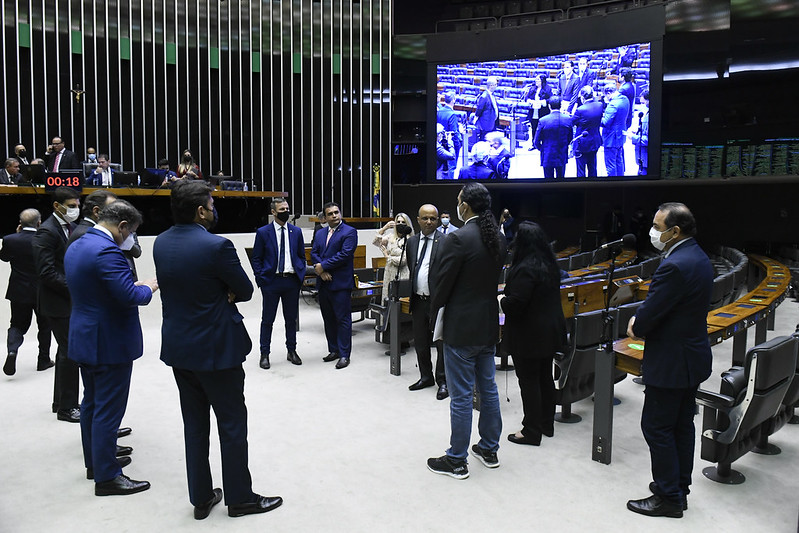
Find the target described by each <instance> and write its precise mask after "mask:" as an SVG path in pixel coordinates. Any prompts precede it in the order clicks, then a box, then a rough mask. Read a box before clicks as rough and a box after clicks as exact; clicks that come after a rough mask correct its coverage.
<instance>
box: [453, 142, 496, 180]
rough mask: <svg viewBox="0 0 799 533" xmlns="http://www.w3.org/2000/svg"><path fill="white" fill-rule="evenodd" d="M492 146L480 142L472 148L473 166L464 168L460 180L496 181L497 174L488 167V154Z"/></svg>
mask: <svg viewBox="0 0 799 533" xmlns="http://www.w3.org/2000/svg"><path fill="white" fill-rule="evenodd" d="M489 150H490V145H489V144H488V143H487V142H485V141H480V142H477V143H475V144H474V146H472V152H471V154H470V155H469V158H470V159H471V160H472V164H471V165H469V166H468V167H465V168H462V169H461V173H460V174H459V175H458V179H461V180H493V179H496V177H497V175H496V173H495V172H494V171H493V170H492V169H491V167H490V166H488V152H489Z"/></svg>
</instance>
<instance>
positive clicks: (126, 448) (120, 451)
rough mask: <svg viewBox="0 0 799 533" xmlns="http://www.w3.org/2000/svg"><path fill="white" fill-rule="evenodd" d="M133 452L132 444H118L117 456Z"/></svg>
mask: <svg viewBox="0 0 799 533" xmlns="http://www.w3.org/2000/svg"><path fill="white" fill-rule="evenodd" d="M132 453H133V447H132V446H119V445H117V457H122V456H123V455H130V454H132Z"/></svg>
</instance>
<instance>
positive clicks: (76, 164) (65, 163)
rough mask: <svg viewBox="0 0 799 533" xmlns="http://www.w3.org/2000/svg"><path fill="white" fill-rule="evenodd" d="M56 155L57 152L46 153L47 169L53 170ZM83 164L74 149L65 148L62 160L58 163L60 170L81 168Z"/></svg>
mask: <svg viewBox="0 0 799 533" xmlns="http://www.w3.org/2000/svg"><path fill="white" fill-rule="evenodd" d="M55 156H56V154H49V155H46V156H45V157H46V159H45V162H46V163H47V170H49V171H52V170H53V166H54V165H55ZM82 168H83V165H82V164H81V162H80V159H78V156H77V154H76V153H75V152H73V151H72V150H67V149H64V153H63V154H61V161H60V162H59V164H58V171H59V172H60V171H62V170H81V169H82Z"/></svg>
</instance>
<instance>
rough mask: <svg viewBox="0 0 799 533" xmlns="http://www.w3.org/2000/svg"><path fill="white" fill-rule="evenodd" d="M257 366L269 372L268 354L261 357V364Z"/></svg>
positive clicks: (270, 366)
mask: <svg viewBox="0 0 799 533" xmlns="http://www.w3.org/2000/svg"><path fill="white" fill-rule="evenodd" d="M258 366H260V367H261V368H263V369H264V370H269V369H270V368H272V365H271V364H269V354H266V355H261V362H260V363H258Z"/></svg>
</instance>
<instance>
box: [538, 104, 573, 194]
mask: <svg viewBox="0 0 799 533" xmlns="http://www.w3.org/2000/svg"><path fill="white" fill-rule="evenodd" d="M560 105H561V99H560V97H559V96H552V97H551V98H550V99H549V108H550V109H551V110H552V112H551V113H550V114H549V115H547V116H545V117H544V118H542V119H541V120H540V121H539V122H538V129H537V130H536V132H535V139H533V144H534V145H535V147H536V148H538V150H539V151H540V152H541V166H542V167H544V177H545V178H548V179H552V178H555V177H557V178H564V177H565V174H566V162H567V161H568V159H569V143H570V142H571V140H572V122H571V119H570V118H569V117H568V115H566V114H565V113H561V111H560Z"/></svg>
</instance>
